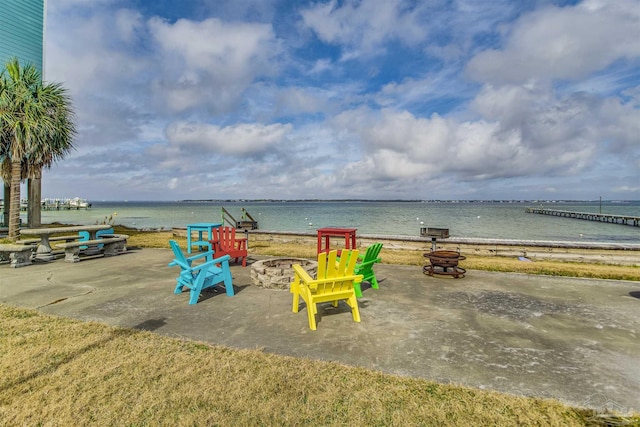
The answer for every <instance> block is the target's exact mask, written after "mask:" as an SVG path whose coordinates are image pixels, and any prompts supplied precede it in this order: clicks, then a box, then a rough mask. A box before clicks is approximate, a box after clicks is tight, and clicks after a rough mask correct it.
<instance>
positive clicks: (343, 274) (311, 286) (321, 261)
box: [290, 249, 363, 331]
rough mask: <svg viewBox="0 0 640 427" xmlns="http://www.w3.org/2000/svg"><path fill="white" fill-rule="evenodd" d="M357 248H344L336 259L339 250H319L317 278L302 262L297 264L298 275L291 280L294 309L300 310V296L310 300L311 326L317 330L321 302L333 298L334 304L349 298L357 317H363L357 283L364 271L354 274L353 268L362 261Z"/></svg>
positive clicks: (295, 265) (296, 271)
mask: <svg viewBox="0 0 640 427" xmlns="http://www.w3.org/2000/svg"><path fill="white" fill-rule="evenodd" d="M358 253H359V251H357V250H351V251H348V250H344V249H343V250H342V256H341V257H340V261H336V257H337V251H331V252H329V253H328V254H327V253H324V252H323V253H319V254H318V274H317V278H316V279H312V278H311V276H309V274H308V273H307V272H306V271H305V270H304V269H303V268H302V267H301V266H300V265H299V264H294V265H293V272H294V279H293V282H292V283H291V288H290V291H291V293H292V294H293V312H294V313H297V312H298V305H299V303H300V297H302V299H303V300H304V302H305V303H306V304H307V315H308V316H309V327H310V328H311V330H312V331H315V330H316V314H317V313H318V307H317V304H318V303H322V302H332V303H333V306H334V307H337V306H338V302H339V301H341V300H345V302H346V303H347V304H348V305H349V307H351V314H352V315H353V320H354V321H356V322H359V321H360V311H359V310H358V300H357V298H356V293H355V289H354V286H353V284H354V283H360V282H361V281H362V277H363V276H362V275H361V274H354V273H353V271H354V269H355V267H356V262H357V261H358Z"/></svg>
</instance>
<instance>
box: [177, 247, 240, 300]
mask: <svg viewBox="0 0 640 427" xmlns="http://www.w3.org/2000/svg"><path fill="white" fill-rule="evenodd" d="M169 244H170V245H171V249H172V250H173V254H174V255H175V259H174V260H173V261H171V262H170V263H169V267H173V266H176V265H177V266H179V267H180V275H179V276H178V278H177V279H176V289H175V291H174V293H175V294H180V293H182V291H183V289H184V288H188V289H189V291H190V294H191V295H190V297H189V304H195V303H197V302H198V297H199V296H200V292H202V290H203V289H206V288H210V287H213V286H216V285H217V284H219V283H223V284H224V288H225V291H226V292H227V296H229V297H232V296H233V295H234V291H233V284H232V281H231V270H230V269H229V255H225V256H221V257H219V258H213V255H214V252H213V251H207V252H203V253H200V254H197V255H194V256H191V257H188V258H187V257H185V255H184V253H183V252H182V249H180V246H178V243H176V241H175V240H169ZM198 259H203V262H201V263H199V264H197V265H196V264H194V261H195V260H198Z"/></svg>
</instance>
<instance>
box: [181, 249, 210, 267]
mask: <svg viewBox="0 0 640 427" xmlns="http://www.w3.org/2000/svg"><path fill="white" fill-rule="evenodd" d="M214 253H215V251H206V252H202V253H200V254H197V255H193V256H190V257H187V262H188V263H189V264H191V262H193V261H194V260H196V259H200V258H206V257H208V256H211V257H212V258H213V254H214Z"/></svg>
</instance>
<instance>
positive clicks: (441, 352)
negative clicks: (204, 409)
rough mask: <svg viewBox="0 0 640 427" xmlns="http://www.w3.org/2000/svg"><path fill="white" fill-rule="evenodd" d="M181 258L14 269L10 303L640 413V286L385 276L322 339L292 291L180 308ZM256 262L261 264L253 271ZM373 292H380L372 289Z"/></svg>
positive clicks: (519, 277)
mask: <svg viewBox="0 0 640 427" xmlns="http://www.w3.org/2000/svg"><path fill="white" fill-rule="evenodd" d="M171 259H172V253H171V251H170V250H168V249H167V250H160V249H143V250H130V251H129V252H128V253H126V254H123V255H121V256H118V257H111V258H100V259H95V260H86V261H83V262H81V263H76V264H67V263H64V262H63V261H62V260H57V261H55V262H51V263H37V264H34V265H31V266H28V267H25V268H19V269H13V268H9V267H8V265H0V303H4V304H10V305H15V306H20V307H28V308H37V309H39V310H41V311H42V312H45V313H50V314H55V315H61V316H68V317H73V318H77V319H82V320H93V321H98V322H103V323H107V324H110V325H117V326H124V327H132V328H140V329H146V330H152V331H155V332H157V333H160V334H164V335H168V336H172V337H181V338H190V339H196V340H202V341H207V342H210V343H214V344H220V345H226V346H231V347H238V348H251V349H256V348H257V349H263V350H264V351H267V352H273V353H279V354H285V355H291V356H299V357H310V358H316V359H323V360H334V361H339V362H343V363H345V364H351V365H357V366H362V367H366V368H371V369H376V370H380V371H384V372H388V373H393V374H398V375H405V376H412V377H420V378H426V379H430V380H435V381H438V382H444V383H458V384H464V385H468V386H472V387H478V388H482V389H494V390H499V391H504V392H508V393H513V394H519V395H527V396H537V397H550V398H556V399H559V400H561V401H563V402H566V403H569V404H573V405H580V406H589V407H594V408H596V409H604V407H605V406H606V407H608V408H610V409H616V410H619V411H623V412H626V411H630V410H635V411H640V316H639V313H640V283H638V282H626V281H611V280H588V279H575V278H555V277H546V276H531V275H524V274H505V273H489V272H480V271H468V272H467V275H466V277H465V278H462V279H453V278H438V277H428V276H425V275H424V274H422V268H421V267H411V266H390V265H384V264H383V265H377V266H376V271H377V276H378V280H379V282H380V289H379V290H375V289H364V297H363V298H361V299H360V300H359V303H360V312H361V316H362V322H361V323H354V322H353V321H352V319H351V314H350V312H349V310H348V308H347V307H346V305H341V306H339V307H338V308H337V309H334V308H332V307H331V306H330V305H327V306H325V307H324V309H323V310H321V316H320V319H319V320H320V321H319V323H318V330H317V331H311V330H310V329H309V327H308V323H307V314H306V312H305V309H304V307H303V308H302V309H301V312H300V313H297V314H295V313H292V312H291V295H290V294H289V293H288V292H287V291H278V290H268V289H262V288H258V287H256V286H253V285H252V283H251V279H250V268H248V267H246V268H242V267H239V266H234V267H232V274H233V277H234V287H235V291H236V296H234V297H231V298H229V297H227V296H226V295H225V293H224V291H223V290H222V289H219V290H218V289H214V290H207V291H205V292H204V293H203V296H202V297H201V299H200V302H199V303H198V304H196V305H188V294H186V293H185V294H182V295H174V294H173V289H174V286H175V276H176V275H177V271H178V270H177V268H169V267H167V264H168V263H169V262H170V261H171ZM250 262H251V259H250ZM364 288H366V285H365V286H364Z"/></svg>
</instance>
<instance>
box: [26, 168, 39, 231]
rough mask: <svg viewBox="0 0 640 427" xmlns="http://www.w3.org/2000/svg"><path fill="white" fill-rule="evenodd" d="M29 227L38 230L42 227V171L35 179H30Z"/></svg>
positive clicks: (37, 173)
mask: <svg viewBox="0 0 640 427" xmlns="http://www.w3.org/2000/svg"><path fill="white" fill-rule="evenodd" d="M28 193H29V208H28V209H29V211H28V212H29V214H28V215H29V216H28V218H27V220H28V222H29V227H31V228H38V227H40V225H42V171H41V170H40V171H38V172H36V174H35V177H34V178H29V184H28Z"/></svg>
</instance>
